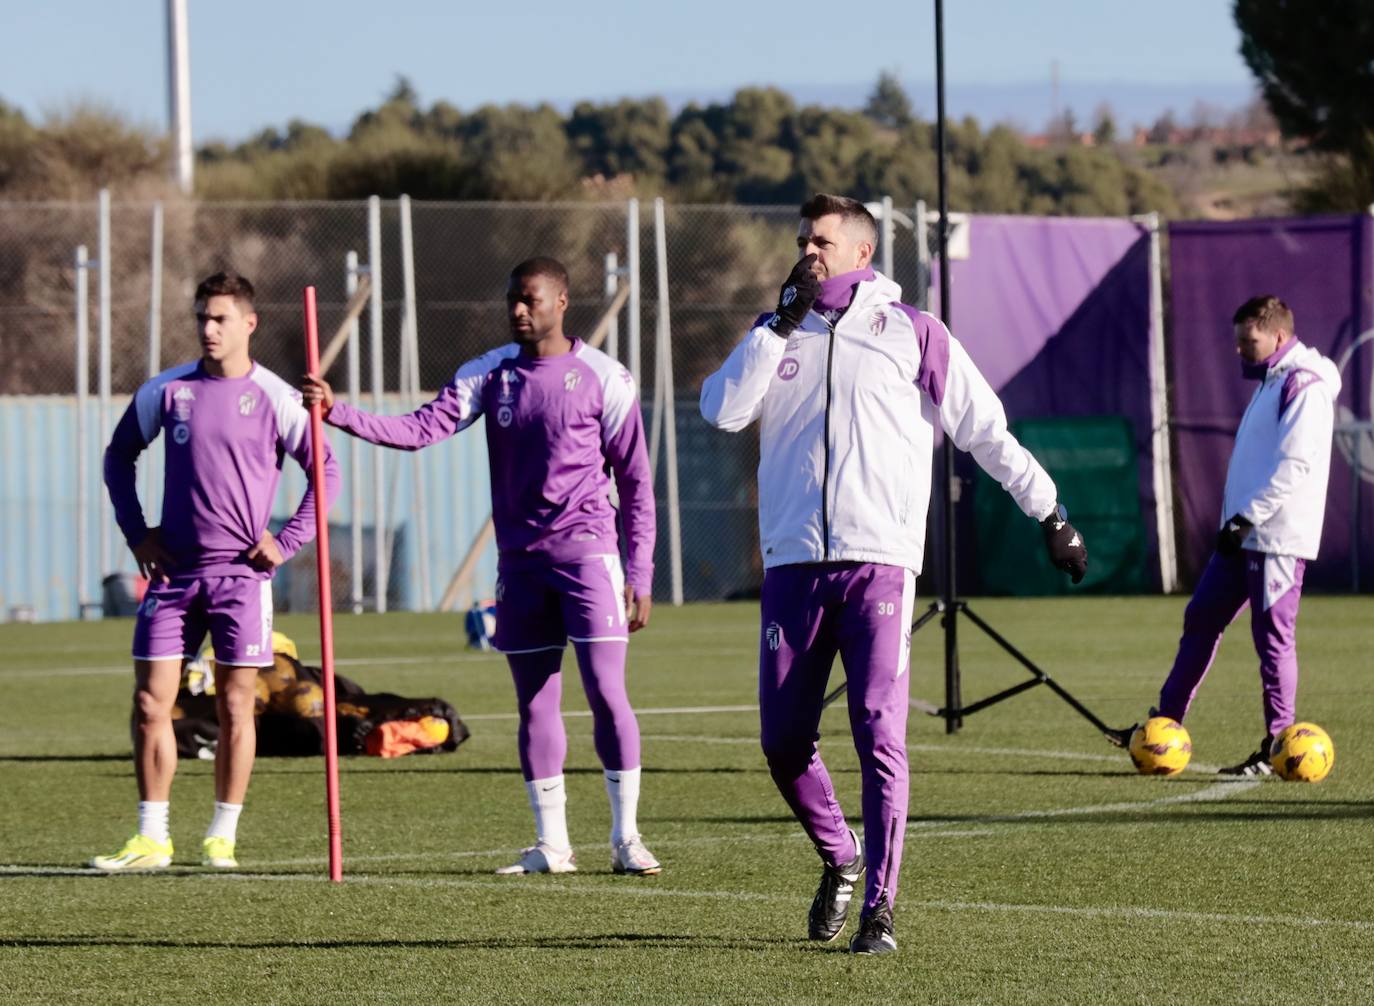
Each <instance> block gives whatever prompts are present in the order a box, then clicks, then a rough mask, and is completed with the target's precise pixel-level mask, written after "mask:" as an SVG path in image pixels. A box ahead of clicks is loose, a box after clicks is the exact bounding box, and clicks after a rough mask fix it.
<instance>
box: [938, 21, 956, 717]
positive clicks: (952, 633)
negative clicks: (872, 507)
mask: <svg viewBox="0 0 1374 1006" xmlns="http://www.w3.org/2000/svg"><path fill="white" fill-rule="evenodd" d="M935 106H936V115H935V151H936V164H937V167H938V172H937V182H938V189H939V197H940V320H941V321H942V322H944V324H945V327H946V328H949V327H950V321H949V319H950V308H949V185H948V179H947V177H946V166H947V165H946V160H947V157H946V150H945V4H944V0H935ZM940 452H941V463H940V471H941V473H942V474H943V477H944V485H945V509H944V514H943V516H944V521H943V524H944V533H945V548H944V567H945V568H944V583H943V584H942V585H941V586H942V599H943V602H944V609H945V610H944V622H945V710H946V713H945V732H946V733H951V734H952V733H956V732H957V731H958V730H959V727H960V726H961V725H962V724H963V719H962V717H960V716H959V714H958V712H957V710H958V709H959V708H960V707H961V706H962V705H963V700H962V698H961V696H960V688H959V612H958V607H957V606H958V601H957V600H956V599H957V597H958V591H957V590H956V585H955V582H954V576H955V563H954V502H955V493H954V444H953V442H952V441H951V440H950V438H949V435H948V434H946V435H945V437H944V440H943V442H942V444H941V448H940Z"/></svg>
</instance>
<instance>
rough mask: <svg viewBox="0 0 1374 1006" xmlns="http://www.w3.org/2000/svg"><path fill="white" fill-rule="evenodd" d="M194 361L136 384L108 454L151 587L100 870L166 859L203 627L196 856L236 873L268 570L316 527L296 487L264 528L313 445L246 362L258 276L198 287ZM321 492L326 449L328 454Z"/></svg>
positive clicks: (288, 398)
mask: <svg viewBox="0 0 1374 1006" xmlns="http://www.w3.org/2000/svg"><path fill="white" fill-rule="evenodd" d="M195 312H196V326H197V330H198V332H199V335H200V345H201V358H200V359H199V360H198V361H196V362H195V363H188V364H184V365H183V366H180V367H174V368H172V369H171V370H166V371H163V372H162V373H161V374H159V375H157V377H154V378H153V379H152V380H151V381H149V382H148V383H146V384H144V385H143V386H142V387H141V388H139V389H138V392H137V394H135V395H134V400H133V402H131V403H130V405H129V408H128V410H127V411H126V412H125V413H124V417H123V418H122V419H121V420H120V421H119V425H118V426H117V427H115V431H114V435H113V437H112V438H111V440H110V445H109V447H108V448H107V449H106V451H105V485H106V486H107V487H108V489H109V492H110V502H111V503H112V504H113V505H114V510H115V517H116V518H117V519H118V521H119V527H120V529H121V530H122V531H123V532H124V537H125V539H126V540H127V541H128V543H129V547H130V549H132V550H133V553H134V557H135V558H136V559H137V560H138V568H139V571H140V572H141V573H143V574H144V575H145V576H147V577H148V578H149V579H150V581H151V583H150V584H149V587H148V592H147V594H146V595H145V596H144V598H143V603H142V604H141V605H140V606H139V609H138V617H137V619H136V621H135V623H134V644H133V656H134V680H135V685H134V722H133V733H134V768H135V773H136V775H137V777H138V795H139V804H138V831H137V833H136V834H135V835H134V837H133V838H131V839H130V840H129V841H128V842H127V843H126V844H125V846H124V848H122V849H120V850H119V851H118V852H116V853H113V854H111V855H109V856H96V857H95V858H94V859H92V860H91V865H92V866H94V867H96V868H97V869H101V870H107V871H120V870H155V869H161V868H163V867H165V866H167V865H169V864H170V863H171V861H172V840H171V836H170V833H169V831H168V824H167V817H168V813H167V812H168V801H169V799H170V796H171V790H172V776H173V775H174V773H175V772H176V764H177V749H176V738H175V736H174V735H173V733H172V707H173V704H174V703H175V700H176V694H177V686H178V685H179V683H180V680H181V664H182V661H183V660H184V659H193V658H194V657H195V656H196V654H197V652H198V651H199V649H200V644H201V641H202V640H203V639H204V638H205V634H206V632H209V634H210V641H211V644H212V645H213V647H214V654H215V707H216V712H217V715H218V718H219V726H220V734H219V743H218V745H217V747H216V748H215V811H214V816H213V818H212V819H211V821H210V827H209V830H208V831H207V832H206V835H205V839H204V841H203V842H202V843H201V862H202V863H203V864H204V865H206V866H213V867H219V868H221V869H232V868H234V867H236V866H237V865H238V862H237V860H236V859H235V854H234V844H235V838H236V834H237V827H238V818H239V812H240V811H241V810H242V809H243V798H244V795H245V794H246V793H247V791H248V780H249V777H250V776H251V775H252V772H253V756H254V753H255V751H256V744H257V735H256V730H255V724H254V721H253V705H254V701H255V699H256V691H255V686H256V685H257V677H258V668H259V667H270V666H272V583H271V579H272V571H273V570H275V569H276V568H277V567H278V566H280V565H281V564H282V563H284V562H285V561H286V560H287V559H289V558H290V557H291V556H293V555H294V554H295V553H296V552H297V551H298V550H299V549H300V547H301V546H302V545H304V544H305V543H306V542H308V541H310V539H311V538H313V537H314V535H315V495H314V490H313V489H311V488H307V489H306V491H305V495H304V497H303V498H302V499H301V502H300V506H299V507H297V508H296V512H295V514H294V515H293V516H292V517H291V519H290V520H289V521H287V522H286V524H285V525H284V526H283V527H282V529H281V531H279V532H278V533H277V534H276V535H275V536H274V535H273V534H272V532H271V531H269V530H267V522H268V519H269V518H270V517H271V515H272V499H273V497H274V496H275V495H276V492H277V482H278V481H279V479H280V478H281V465H282V458H283V456H284V455H287V454H289V455H291V457H293V458H295V459H296V461H297V462H298V463H299V464H300V465H301V467H302V468H304V469H305V470H306V471H307V472H308V471H310V467H311V463H312V458H313V449H312V446H311V443H310V422H309V416H308V415H307V413H306V411H305V409H304V408H302V407H301V403H300V396H299V395H297V394H296V391H295V389H293V388H292V387H291V386H290V385H289V384H287V383H286V382H285V381H283V380H282V379H281V378H280V377H278V376H277V375H276V374H273V373H272V372H271V371H269V370H266V369H265V368H263V367H262V366H261V365H259V364H257V363H254V362H253V360H252V358H251V357H250V356H249V349H248V342H249V337H250V336H251V335H252V334H253V331H254V330H255V329H256V328H257V324H258V316H257V314H256V313H255V312H254V310H253V285H252V284H251V283H249V282H248V280H247V279H245V278H244V277H242V276H238V275H235V274H234V273H217V274H215V275H214V276H211V277H210V278H209V279H206V280H205V281H204V282H202V283H201V284H200V286H199V287H197V288H196V297H195ZM164 431H165V433H166V439H165V443H166V476H165V485H164V488H163V498H162V523H161V525H160V526H159V527H154V528H150V527H148V525H147V524H146V523H145V522H144V520H143V508H142V506H141V504H140V503H139V499H138V493H137V491H136V489H135V486H134V473H135V464H136V462H137V460H138V456H139V454H141V453H142V452H143V450H144V448H146V447H147V446H148V445H149V444H151V443H152V442H153V440H155V439H156V438H157V436H158V434H159V433H163V432H164ZM325 473H326V484H327V487H328V491H329V495H330V498H331V499H332V498H333V496H334V495H335V494H336V493H337V492H338V487H339V472H338V466H337V465H336V464H335V462H334V458H333V457H332V456H331V455H329V454H328V453H326V456H325Z"/></svg>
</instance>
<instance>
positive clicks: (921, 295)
mask: <svg viewBox="0 0 1374 1006" xmlns="http://www.w3.org/2000/svg"><path fill="white" fill-rule="evenodd" d="M915 218H916V220H915V228H914V229H915V231H916V262H917V263H918V264H919V266H920V275H919V276H918V277H917V282H918V284H919V285H918V286H917V287H916V298H917V300H916V306H917V307H919V308H920V309H921V310H922V311H929V310H930V215H929V214H928V213H927V212H926V201H925V200H924V199H918V200H916V210H915Z"/></svg>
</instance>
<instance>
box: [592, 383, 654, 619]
mask: <svg viewBox="0 0 1374 1006" xmlns="http://www.w3.org/2000/svg"><path fill="white" fill-rule="evenodd" d="M602 393H603V396H604V398H603V403H602V408H601V444H602V451H603V452H604V453H605V455H606V460H607V461H609V462H610V464H611V472H612V473H613V474H614V476H615V487H616V492H617V493H618V494H619V496H620V516H621V521H622V522H623V525H624V528H625V539H626V545H625V551H626V556H627V562H626V565H627V567H628V568H627V569H626V571H625V582H626V583H628V584H630V585H631V586H633V587H634V588H635V590H636V592H637V593H640V594H648V593H650V592H651V591H652V590H653V583H654V541H655V539H656V537H657V534H658V525H657V516H656V514H655V511H654V482H653V477H652V475H651V474H650V471H649V451H648V448H647V447H646V446H645V442H644V418H643V415H642V414H641V412H640V408H639V394H638V392H637V390H636V389H635V386H634V381H633V380H632V379H631V377H630V373H629V371H627V370H626V369H625V368H624V367H621V366H619V365H616V367H615V370H614V372H612V373H611V374H610V375H608V376H607V377H606V378H605V379H604V380H603V381H602Z"/></svg>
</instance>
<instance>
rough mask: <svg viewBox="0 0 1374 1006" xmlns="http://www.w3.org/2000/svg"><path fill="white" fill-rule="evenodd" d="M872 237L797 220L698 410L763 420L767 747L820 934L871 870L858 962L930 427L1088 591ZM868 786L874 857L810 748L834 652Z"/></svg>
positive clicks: (974, 388)
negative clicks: (767, 309) (776, 278)
mask: <svg viewBox="0 0 1374 1006" xmlns="http://www.w3.org/2000/svg"><path fill="white" fill-rule="evenodd" d="M876 240H877V225H876V223H875V222H874V220H873V217H872V215H871V214H869V212H868V211H867V210H866V209H865V208H864V206H863V204H862V203H859V202H856V201H855V200H852V199H846V198H843V197H839V196H829V195H818V196H815V197H813V198H812V199H810V200H808V201H807V202H806V203H805V204H804V205H803V206H802V208H801V223H800V226H799V227H798V236H797V248H798V250H799V257H800V261H799V262H798V263H797V265H796V267H795V268H794V269H793V270H792V273H791V275H790V276H789V277H788V278H787V281H786V282H785V283H784V284H783V288H782V292H781V296H780V298H779V302H778V308H777V311H776V312H774V313H772V314H765V315H763V316H761V317H760V318H759V319H758V320H756V321H755V322H754V325H753V326H752V327H751V329H750V331H749V333H748V334H747V335H746V336H745V337H744V340H743V341H742V342H741V343H740V344H739V345H738V346H737V347H736V348H735V350H734V352H733V353H731V354H730V356H729V358H728V359H726V361H725V363H724V365H723V366H722V367H721V368H720V370H719V371H717V372H716V373H714V374H712V375H711V376H710V377H708V378H707V379H706V382H705V384H703V386H702V389H701V413H702V415H703V416H704V417H705V418H706V420H707V421H708V422H709V423H711V424H712V425H713V426H717V427H719V428H721V429H723V430H728V431H731V432H737V431H739V430H743V429H744V428H745V427H747V426H749V425H750V424H751V423H752V422H754V420H756V419H758V420H761V423H762V426H761V430H760V461H759V471H758V479H759V542H760V548H761V549H762V552H763V565H764V570H765V574H764V580H763V593H762V599H761V607H762V612H761V615H762V628H761V641H760V647H759V654H760V656H759V710H760V719H761V727H762V730H761V733H762V746H763V751H764V755H765V757H766V758H767V760H768V767H769V770H770V772H771V774H772V777H773V780H774V782H775V783H776V784H777V786H778V789H779V790H780V791H781V792H782V795H783V798H784V799H785V800H786V801H787V803H788V805H789V806H790V807H791V808H792V811H793V813H794V814H795V815H796V816H797V818H798V820H799V821H800V822H801V824H802V827H803V828H805V829H806V833H807V835H808V836H809V837H810V838H811V840H812V842H813V843H814V844H815V846H816V850H817V852H819V853H820V856H821V860H822V862H823V863H824V870H823V873H822V877H821V883H820V888H819V889H818V890H817V892H816V897H815V900H814V902H813V903H812V906H811V912H810V916H809V919H808V935H809V937H810V938H811V939H814V940H824V941H829V940H833V939H834V938H835V937H836V936H838V935H839V934H840V932H841V930H843V928H844V924H845V918H846V915H847V912H848V908H849V902H850V899H851V897H852V895H853V891H854V887H855V885H856V884H857V883H858V881H859V879H860V878H861V877H862V876H863V875H864V873H865V871H866V872H867V880H866V882H865V890H864V898H863V907H862V910H861V919H860V926H859V930H858V932H857V933H856V934H855V935H854V937H853V939H852V940H851V941H850V949H851V950H853V951H854V952H855V953H867V954H879V953H887V952H890V951H892V950H895V949H896V947H897V944H896V940H895V938H894V936H893V925H892V904H893V900H894V898H895V896H896V892H897V874H898V870H899V867H900V864H901V855H902V839H903V836H904V833H905V831H906V811H907V785H908V782H907V759H906V716H907V705H908V692H909V688H908V682H909V680H910V679H909V677H908V676H907V674H906V670H907V662H908V656H909V650H910V643H911V619H912V606H913V603H914V597H915V577H916V575H917V574H918V573H919V572H920V571H921V561H922V552H923V550H924V545H925V536H926V513H927V510H928V506H929V502H930V475H931V457H932V448H933V445H934V439H935V425H936V424H937V423H938V424H939V425H940V427H941V429H943V430H944V432H945V433H946V435H948V436H951V437H953V438H954V443H955V444H956V445H957V446H958V447H959V448H960V449H962V450H967V451H969V452H971V453H972V454H973V456H974V457H975V458H976V459H977V461H978V463H979V464H980V465H981V466H982V467H983V469H984V470H985V471H987V472H988V474H989V475H991V476H992V477H993V478H994V479H996V480H997V481H998V482H999V483H1000V484H1001V485H1002V487H1003V488H1004V489H1006V490H1007V491H1008V492H1009V493H1011V495H1012V496H1013V497H1014V498H1015V499H1016V501H1017V503H1018V504H1019V505H1020V507H1021V509H1022V510H1023V511H1024V512H1025V514H1026V515H1027V516H1028V517H1031V518H1034V519H1035V520H1038V521H1040V522H1041V526H1042V529H1043V532H1044V535H1045V542H1046V546H1047V548H1048V549H1049V552H1050V557H1051V559H1052V560H1053V561H1054V563H1055V565H1056V566H1058V567H1059V568H1060V569H1062V570H1064V571H1065V572H1067V573H1069V574H1071V575H1072V577H1073V581H1074V582H1075V583H1077V582H1078V581H1079V580H1081V579H1082V578H1083V574H1084V572H1085V571H1086V568H1087V552H1086V550H1085V549H1084V547H1083V542H1082V538H1081V537H1080V536H1079V534H1078V532H1076V531H1075V530H1074V529H1073V527H1072V526H1071V525H1070V524H1069V523H1068V522H1067V520H1066V518H1065V515H1064V513H1063V511H1062V510H1061V509H1060V508H1059V506H1058V503H1057V496H1056V490H1055V486H1054V482H1053V481H1052V480H1051V479H1050V477H1049V475H1047V474H1046V473H1045V470H1044V469H1043V468H1041V467H1040V465H1039V464H1038V463H1037V462H1036V460H1035V459H1034V458H1033V457H1031V455H1030V453H1029V452H1028V451H1026V450H1025V448H1023V447H1022V446H1021V445H1020V444H1019V443H1018V442H1017V441H1016V439H1015V438H1014V437H1013V436H1012V435H1011V434H1010V433H1009V432H1008V430H1007V421H1006V415H1005V413H1004V411H1003V409H1002V403H1001V401H1000V400H999V399H998V397H997V395H996V393H995V392H994V391H993V390H992V388H991V387H989V386H988V384H987V381H986V380H984V378H983V376H982V375H981V374H980V373H979V372H978V369H977V367H975V366H974V364H973V361H972V360H970V359H969V357H968V354H967V353H966V352H965V351H964V348H963V347H962V346H961V345H960V344H959V343H958V342H957V341H956V340H955V339H954V338H953V337H952V336H951V335H950V334H949V331H948V330H947V329H946V328H945V327H944V325H942V324H941V323H940V321H939V320H938V319H936V318H934V317H933V316H931V315H929V314H926V313H924V312H921V311H917V310H916V309H915V308H912V307H908V306H907V305H905V304H903V303H901V289H900V287H898V286H897V284H896V283H894V282H892V281H891V280H890V279H888V278H887V277H885V276H881V275H879V274H877V273H875V272H874V271H873V269H872V268H871V265H870V263H871V261H872V258H873V249H874V246H875V244H876ZM836 653H839V654H840V656H841V658H842V659H843V661H844V666H845V674H846V677H847V680H848V683H849V719H850V725H851V729H852V731H853V734H854V746H855V748H856V750H857V751H858V754H859V762H860V767H861V772H862V782H863V821H864V842H863V845H862V847H861V846H860V845H859V842H858V839H857V837H856V836H855V834H854V832H853V831H851V830H850V829H849V826H848V825H847V824H846V822H845V817H844V814H843V812H842V811H841V810H840V806H839V803H838V802H837V801H836V799H835V793H834V790H833V788H832V787H831V784H830V777H829V774H828V773H827V772H826V768H825V765H824V763H823V762H822V761H821V758H820V755H819V753H818V752H817V749H816V741H817V739H818V738H819V733H818V732H817V728H818V726H819V724H820V718H821V712H822V705H823V699H824V695H825V690H826V683H827V680H828V678H829V675H830V669H831V665H832V664H833V663H834V659H835V655H836Z"/></svg>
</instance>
